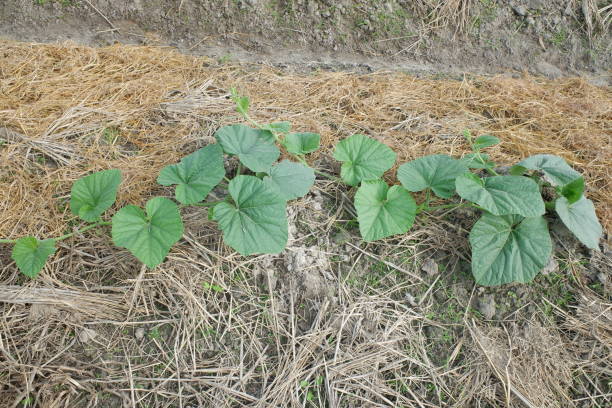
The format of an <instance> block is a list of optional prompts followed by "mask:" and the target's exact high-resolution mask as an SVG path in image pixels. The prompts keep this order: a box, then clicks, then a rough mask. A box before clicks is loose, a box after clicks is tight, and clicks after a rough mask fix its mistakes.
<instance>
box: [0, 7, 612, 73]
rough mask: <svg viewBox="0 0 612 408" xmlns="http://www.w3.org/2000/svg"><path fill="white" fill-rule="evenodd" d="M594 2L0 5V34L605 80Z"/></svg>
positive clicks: (279, 58) (603, 29) (331, 63)
mask: <svg viewBox="0 0 612 408" xmlns="http://www.w3.org/2000/svg"><path fill="white" fill-rule="evenodd" d="M609 4H610V3H609V2H606V1H595V0H584V1H582V0H580V1H578V0H550V1H543V0H511V1H505V0H467V1H464V0H453V1H448V2H441V1H434V0H414V1H401V0H389V1H384V0H376V1H360V0H338V1H329V0H231V1H230V0H224V1H219V0H181V1H169V0H151V1H140V0H137V1H130V2H117V1H111V0H88V1H80V0H4V2H3V6H2V8H0V21H1V22H2V24H1V25H0V36H5V37H7V38H11V39H16V40H20V41H42V42H48V41H63V40H72V41H75V42H78V43H82V44H86V45H94V46H103V45H109V44H113V43H115V42H117V41H118V42H121V43H126V44H150V45H170V46H173V47H176V48H178V49H179V50H181V51H183V52H188V53H195V54H199V55H207V56H213V57H217V58H222V59H225V60H227V59H237V60H240V61H250V62H266V63H271V64H275V65H277V66H281V67H282V66H284V67H291V68H293V69H298V70H311V69H320V68H323V69H344V70H346V69H349V70H358V71H361V72H364V71H371V70H380V69H394V70H403V71H407V72H412V73H421V74H461V73H464V72H470V73H480V74H493V73H502V72H510V73H512V72H514V73H520V72H525V71H527V72H530V73H532V74H539V75H544V76H547V77H549V78H557V77H560V76H575V75H580V76H584V77H588V78H593V80H594V81H595V82H596V83H600V84H606V83H608V81H609V74H610V72H609V67H610V65H611V57H612V45H611V44H612V41H611V36H610V31H609V23H610V15H609V11H610V9H609V7H608V8H607V9H605V7H606V6H607V5H608V6H609Z"/></svg>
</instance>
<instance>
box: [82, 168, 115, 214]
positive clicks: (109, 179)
mask: <svg viewBox="0 0 612 408" xmlns="http://www.w3.org/2000/svg"><path fill="white" fill-rule="evenodd" d="M119 184H121V172H120V171H119V170H103V171H99V172H97V173H93V174H90V175H89V176H85V177H83V178H81V179H79V180H77V181H76V182H75V183H74V184H73V185H72V192H71V194H70V209H71V210H72V213H73V214H74V215H78V216H79V217H81V218H82V219H83V220H85V221H87V222H93V221H95V220H97V219H98V217H100V215H101V214H102V213H103V212H104V211H106V210H108V209H109V208H110V206H111V205H113V203H114V202H115V200H116V199H117V188H119Z"/></svg>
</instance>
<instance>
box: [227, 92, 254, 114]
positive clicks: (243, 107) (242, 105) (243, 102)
mask: <svg viewBox="0 0 612 408" xmlns="http://www.w3.org/2000/svg"><path fill="white" fill-rule="evenodd" d="M231 94H232V99H233V100H234V103H235V104H236V111H237V112H238V113H240V114H242V115H246V114H247V113H248V112H249V104H250V102H249V98H248V97H246V96H240V95H238V91H237V90H236V88H232V89H231Z"/></svg>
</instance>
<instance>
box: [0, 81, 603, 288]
mask: <svg viewBox="0 0 612 408" xmlns="http://www.w3.org/2000/svg"><path fill="white" fill-rule="evenodd" d="M232 98H233V100H234V102H235V103H236V110H237V112H239V113H240V114H241V115H242V116H243V118H244V119H245V120H246V121H247V122H248V123H249V124H250V125H251V127H249V126H245V125H241V124H237V125H229V126H224V127H222V128H220V129H218V130H217V132H216V133H215V138H216V143H214V144H210V145H207V146H205V147H203V148H201V149H199V150H197V151H196V152H194V153H192V154H190V155H188V156H186V157H184V158H183V159H182V160H181V161H180V162H179V163H177V164H171V165H168V166H166V167H165V168H164V169H162V171H161V172H160V174H159V176H158V178H157V182H158V183H159V184H161V185H164V186H172V185H174V186H176V187H175V191H174V199H175V200H176V201H177V202H178V203H179V204H180V205H177V204H176V202H175V201H173V200H172V199H170V198H166V197H154V198H152V199H150V200H149V201H148V202H147V203H146V205H145V208H144V210H143V209H142V208H140V207H137V206H134V205H128V206H126V207H124V208H121V209H120V210H119V211H117V212H116V214H115V215H114V216H113V217H112V219H111V221H105V220H103V219H102V218H101V217H102V215H103V213H104V212H106V211H107V210H108V209H109V208H110V207H111V206H112V205H113V204H114V203H115V200H116V195H117V190H118V188H119V185H120V183H121V173H120V171H119V170H104V171H100V172H97V173H94V174H91V175H88V176H86V177H84V178H82V179H80V180H77V181H76V182H75V183H74V186H73V187H72V194H71V200H70V208H71V211H72V213H73V214H74V215H75V216H77V217H79V218H80V219H81V220H83V221H85V222H86V223H87V224H86V225H85V226H84V227H82V228H81V229H79V230H77V231H75V232H73V233H70V234H66V235H63V236H61V237H57V238H49V239H44V240H39V239H37V238H35V237H24V238H21V239H18V240H6V239H5V240H0V244H13V245H14V247H13V251H12V258H13V260H14V261H15V263H16V264H17V266H18V268H19V269H20V270H21V271H22V272H23V273H24V274H25V275H27V276H29V277H31V278H34V277H36V276H37V275H38V273H39V272H40V271H41V270H42V268H43V266H44V264H45V262H46V261H47V259H48V258H49V257H50V256H51V255H53V254H54V253H55V251H56V242H57V241H60V240H62V239H66V238H69V237H71V236H73V235H74V234H76V233H81V232H85V231H87V230H89V229H92V228H96V227H101V226H107V225H111V226H112V239H113V242H114V243H115V245H117V246H119V247H123V248H126V249H127V250H129V251H130V252H131V253H132V254H133V255H134V256H135V257H136V258H138V259H139V260H140V261H141V262H143V263H144V264H145V265H147V266H148V267H150V268H154V267H155V266H157V265H159V264H160V263H162V262H163V260H164V259H165V257H166V256H167V254H168V252H169V251H170V249H171V248H172V246H173V245H174V244H176V243H177V242H178V241H179V240H180V239H181V237H182V236H183V231H184V227H183V222H182V218H181V213H180V210H181V208H182V207H185V206H200V207H209V218H210V219H211V220H214V221H217V223H218V225H219V228H220V229H221V231H222V232H223V239H224V241H225V243H226V244H227V245H229V246H231V247H232V248H234V249H235V250H236V251H238V252H239V253H240V254H242V255H252V254H258V253H278V252H281V251H282V250H283V249H284V248H285V246H286V245H287V237H288V222H287V216H286V206H287V202H288V201H290V200H293V199H296V198H299V197H302V196H304V195H305V194H307V193H308V191H310V188H311V187H312V185H313V183H314V181H315V173H316V174H319V175H321V176H324V177H327V178H329V179H332V180H335V181H342V182H344V183H346V184H347V185H348V186H351V187H356V188H357V191H356V192H355V198H354V204H355V209H356V212H357V221H358V223H359V230H360V233H361V236H362V237H363V239H364V240H365V241H375V240H379V239H383V238H387V237H390V236H393V235H398V234H403V233H406V232H407V231H408V230H409V229H410V228H411V227H412V225H413V223H414V220H415V218H416V217H417V215H418V214H420V213H422V212H425V211H434V210H438V209H453V208H458V207H463V206H471V207H474V208H477V209H479V210H480V211H482V212H483V215H482V217H481V218H480V219H479V220H478V221H477V222H476V223H475V224H474V226H473V228H472V230H471V232H470V235H469V241H470V244H471V247H472V273H473V276H474V279H475V280H476V282H477V283H479V284H481V285H501V284H504V283H509V282H529V281H531V280H532V279H533V278H534V277H535V275H536V274H537V273H538V272H539V271H540V270H541V269H542V268H543V267H544V266H545V265H546V263H547V262H548V259H549V258H550V255H551V252H552V242H551V239H550V234H549V232H548V223H547V221H546V219H545V218H544V215H545V213H546V211H547V210H549V211H553V210H554V211H555V212H556V214H557V215H558V217H559V218H560V219H561V220H562V221H563V223H564V224H565V225H566V226H567V228H568V229H569V230H570V231H571V232H573V233H574V235H576V237H577V238H578V239H579V240H580V241H581V242H582V243H583V244H584V245H586V246H587V247H589V248H591V249H595V250H598V249H599V248H598V245H599V239H600V238H601V235H602V227H601V225H600V224H599V221H598V220H597V216H596V214H595V209H594V206H593V203H592V202H591V201H590V200H588V199H587V198H586V197H585V196H584V189H585V186H584V179H583V178H582V176H581V175H580V174H579V173H578V172H576V171H575V170H574V169H572V168H571V167H570V166H569V165H568V164H567V163H566V162H565V161H564V160H563V159H562V158H560V157H557V156H553V155H546V154H539V155H535V156H531V157H528V158H527V159H525V160H523V161H521V162H519V163H518V164H517V165H515V166H513V167H512V168H510V171H509V174H504V175H502V174H498V172H497V171H496V165H495V163H493V162H492V161H491V160H490V158H489V156H488V155H487V154H485V153H483V152H482V150H483V149H486V148H488V147H491V146H494V145H496V144H498V143H499V142H500V140H499V139H498V138H496V137H494V136H489V135H484V136H479V137H477V138H474V137H472V135H471V134H470V133H469V132H468V131H466V132H465V133H464V136H465V138H466V141H467V143H468V144H469V145H470V147H471V149H472V153H470V154H468V155H465V156H464V157H462V158H461V159H454V158H452V157H450V156H447V155H444V154H436V155H429V156H424V157H421V158H418V159H416V160H413V161H410V162H408V163H404V164H402V165H401V166H400V167H399V169H398V171H397V178H398V180H399V181H400V185H394V186H389V185H387V183H386V182H385V181H384V180H383V179H382V176H383V174H384V173H385V172H386V171H388V170H389V169H391V167H393V165H394V164H395V161H396V154H395V152H393V151H392V150H391V149H390V148H389V147H388V146H386V145H384V144H382V143H380V142H378V141H377V140H375V139H373V138H370V137H367V136H365V135H359V134H356V135H352V136H350V137H348V138H346V139H344V140H342V141H340V142H339V143H338V145H337V146H336V148H335V151H334V158H335V159H336V160H338V161H340V162H341V163H342V167H341V171H340V178H337V177H335V176H333V175H330V174H327V173H324V172H322V171H318V170H315V169H313V168H311V167H310V166H308V164H307V162H306V160H305V159H304V155H306V154H308V153H312V152H314V151H316V150H317V149H318V148H319V144H320V136H319V135H318V134H315V133H292V132H291V124H290V123H289V122H276V123H271V124H265V125H260V124H259V123H257V122H255V121H254V120H253V119H252V118H251V117H250V116H249V100H248V98H246V97H242V96H240V95H238V94H237V93H236V91H235V90H232ZM281 148H282V149H284V150H286V152H287V153H288V154H289V155H290V156H291V158H292V159H293V160H283V161H281V162H278V158H279V157H280V153H281V150H280V149H281ZM224 155H229V156H235V157H237V159H238V162H239V164H238V166H237V168H236V169H235V170H234V171H233V178H232V179H229V178H228V177H227V171H226V169H225V168H224V160H223V157H224ZM472 170H476V173H474V172H472ZM549 187H553V188H554V191H555V198H554V199H553V200H551V201H548V202H545V201H544V200H543V198H542V191H543V190H544V189H549ZM215 189H218V190H220V193H219V194H222V193H226V194H225V197H223V198H222V199H218V198H217V194H216V193H215V194H212V191H213V190H215ZM420 191H424V192H425V199H424V201H423V202H422V203H420V204H417V202H416V201H415V199H414V198H413V197H412V195H411V193H412V192H420ZM432 194H433V195H435V196H437V197H438V198H441V199H447V200H448V199H452V198H453V197H454V196H455V195H458V196H459V197H460V198H461V199H462V201H460V202H458V203H457V202H454V203H449V204H443V205H436V206H432V205H431V199H432ZM209 196H213V197H214V200H208V197H209Z"/></svg>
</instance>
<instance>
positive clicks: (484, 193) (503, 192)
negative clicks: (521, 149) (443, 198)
mask: <svg viewBox="0 0 612 408" xmlns="http://www.w3.org/2000/svg"><path fill="white" fill-rule="evenodd" d="M456 185H457V193H459V195H460V196H461V197H462V198H464V199H466V200H468V201H471V202H474V203H476V204H478V205H480V206H481V207H482V208H484V209H485V210H487V211H489V212H490V213H492V214H495V215H507V214H519V215H522V216H524V217H536V216H538V215H542V214H544V212H545V209H544V201H543V200H542V196H541V195H540V190H539V188H538V185H537V184H536V182H535V181H533V180H531V179H529V178H527V177H520V176H494V177H486V178H484V179H481V178H480V177H477V176H476V175H474V174H472V173H465V174H462V175H461V176H459V177H457V180H456Z"/></svg>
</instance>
